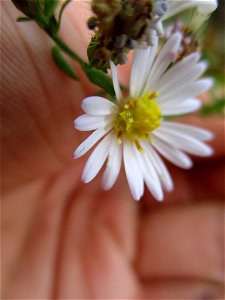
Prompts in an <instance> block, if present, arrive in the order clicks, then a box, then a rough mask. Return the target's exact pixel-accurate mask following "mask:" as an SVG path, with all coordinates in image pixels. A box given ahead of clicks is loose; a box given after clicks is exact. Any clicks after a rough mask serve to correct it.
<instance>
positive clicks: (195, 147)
mask: <svg viewBox="0 0 225 300" xmlns="http://www.w3.org/2000/svg"><path fill="white" fill-rule="evenodd" d="M181 39H182V36H181V34H180V33H175V34H173V35H172V36H171V37H170V38H169V40H168V41H167V42H166V44H165V45H164V46H163V47H162V49H161V50H160V52H159V54H158V55H157V44H158V43H156V44H155V45H154V47H148V48H147V49H137V50H135V52H134V58H133V64H132V70H131V78H130V94H129V96H125V97H123V95H122V92H121V90H120V86H119V81H118V76H117V72H116V67H115V65H114V64H113V63H112V62H111V63H110V64H111V70H112V78H113V84H114V89H115V93H116V99H117V101H116V103H112V102H111V101H109V100H107V99H105V98H102V97H95V96H93V97H88V98H86V99H84V100H83V103H82V108H83V110H84V112H85V114H84V115H82V116H80V117H78V118H77V119H76V120H75V128H76V129H78V130H81V131H88V130H94V132H93V133H92V134H91V135H90V136H89V137H88V138H87V139H86V140H85V141H84V142H83V143H82V144H80V146H79V147H78V148H77V149H76V151H75V153H74V157H75V158H78V157H80V156H82V155H84V154H85V153H86V152H87V151H88V150H90V149H91V148H92V147H93V146H94V145H95V144H96V143H97V142H99V143H98V145H97V146H96V148H95V149H94V151H93V152H92V154H91V155H90V157H89V159H88V161H87V163H86V165H85V168H84V171H83V175H82V181H83V182H85V183H87V182H90V181H91V180H92V179H93V178H94V177H95V176H96V175H97V174H98V172H99V171H100V169H101V168H102V166H103V165H104V163H105V162H106V160H107V163H106V168H105V171H104V174H103V179H102V187H103V189H105V190H108V189H110V188H111V187H112V185H113V184H114V183H115V181H116V179H117V177H118V175H119V172H120V169H121V165H122V163H123V164H124V168H125V172H126V176H127V180H128V184H129V187H130V190H131V193H132V195H133V197H134V199H136V200H139V199H140V198H141V197H142V195H143V193H144V183H145V184H146V185H147V187H148V189H149V190H150V191H151V193H152V194H153V196H154V197H155V198H156V199H157V200H159V201H160V200H162V199H163V189H165V190H167V191H171V190H172V189H173V182H172V179H171V177H170V174H169V172H168V170H167V168H166V166H165V164H164V162H163V160H162V158H161V157H160V155H159V154H161V155H162V156H163V157H164V158H166V159H167V160H169V161H170V162H172V163H173V164H175V165H176V166H179V167H181V168H184V169H188V168H190V167H191V166H192V161H191V159H190V158H189V157H188V155H187V154H185V152H186V153H189V154H193V155H198V156H209V155H211V154H212V149H211V148H210V147H209V146H208V145H206V144H205V143H204V141H207V140H210V139H211V138H212V134H211V133H210V132H208V131H205V130H203V129H199V128H195V127H193V126H189V125H184V124H179V123H176V122H172V121H167V120H166V119H165V117H166V116H171V115H180V114H186V113H190V112H192V111H195V110H197V109H198V108H199V107H200V101H199V100H197V99H196V96H197V95H199V94H201V93H203V92H205V91H206V90H208V89H209V88H210V87H211V85H212V80H211V79H199V77H200V76H201V75H202V73H203V72H204V71H205V69H206V63H205V62H199V58H200V54H199V53H197V52H196V53H193V54H191V55H189V56H187V57H186V58H184V59H183V60H182V61H180V62H178V63H176V64H174V65H173V66H172V67H171V68H169V69H168V66H169V65H170V64H171V63H172V62H173V60H174V59H175V56H176V52H177V50H178V49H179V47H180V42H181Z"/></svg>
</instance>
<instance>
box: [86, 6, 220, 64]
mask: <svg viewBox="0 0 225 300" xmlns="http://www.w3.org/2000/svg"><path fill="white" fill-rule="evenodd" d="M193 6H197V9H198V11H199V12H200V14H202V15H207V14H209V13H210V12H212V11H213V10H214V9H215V7H216V1H215V0H202V1H201V0H181V1H177V0H175V1H174V0H139V1H136V0H110V1H109V0H101V1H99V0H92V1H91V7H92V11H93V13H94V16H92V17H90V18H89V20H88V22H87V24H88V27H89V29H91V30H94V36H93V38H92V40H91V42H90V45H89V47H88V58H89V61H90V63H91V65H93V66H94V67H96V68H99V69H102V70H107V69H108V68H109V59H111V60H113V61H114V62H115V63H116V64H117V63H119V64H125V63H126V62H127V53H128V52H129V50H132V49H134V48H135V47H136V46H137V45H140V44H142V45H143V44H144V45H148V46H152V45H153V44H154V42H155V39H156V36H161V35H163V32H164V30H163V25H162V20H165V19H168V18H170V17H172V16H173V15H175V14H176V13H179V12H180V11H182V10H184V9H187V8H189V7H193ZM131 24H132V25H131Z"/></svg>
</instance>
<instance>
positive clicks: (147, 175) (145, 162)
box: [136, 149, 163, 201]
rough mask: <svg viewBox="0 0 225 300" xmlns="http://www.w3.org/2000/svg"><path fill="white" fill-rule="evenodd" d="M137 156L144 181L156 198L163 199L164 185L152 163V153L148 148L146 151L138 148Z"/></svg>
mask: <svg viewBox="0 0 225 300" xmlns="http://www.w3.org/2000/svg"><path fill="white" fill-rule="evenodd" d="M136 151H137V152H138V153H137V157H138V160H139V165H140V167H141V169H142V174H143V177H144V181H145V183H146V185H147V187H148V189H149V191H150V192H151V193H152V195H153V196H154V198H155V199H156V200H158V201H162V200H163V191H162V186H161V183H160V180H159V177H158V175H157V173H156V170H155V168H154V165H153V164H152V160H151V159H150V156H151V154H150V153H148V149H146V151H145V152H144V153H140V152H139V151H138V150H137V149H136Z"/></svg>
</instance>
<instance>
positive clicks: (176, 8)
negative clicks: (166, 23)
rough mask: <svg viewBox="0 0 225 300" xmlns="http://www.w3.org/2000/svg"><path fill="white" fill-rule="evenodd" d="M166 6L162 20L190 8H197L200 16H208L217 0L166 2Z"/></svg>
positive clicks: (214, 7)
mask: <svg viewBox="0 0 225 300" xmlns="http://www.w3.org/2000/svg"><path fill="white" fill-rule="evenodd" d="M167 4H168V10H167V12H166V14H165V15H164V16H163V19H164V20H165V19H168V18H170V17H172V16H174V15H176V14H178V13H180V12H181V11H183V10H185V9H188V8H191V7H197V10H198V12H199V13H200V14H210V13H212V12H213V11H214V10H215V9H216V8H217V6H218V2H217V0H168V1H167Z"/></svg>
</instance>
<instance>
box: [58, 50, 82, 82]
mask: <svg viewBox="0 0 225 300" xmlns="http://www.w3.org/2000/svg"><path fill="white" fill-rule="evenodd" d="M52 57H53V59H54V61H55V63H56V65H57V66H58V67H59V68H60V69H61V70H62V71H63V72H64V73H65V74H67V75H68V76H69V77H71V78H73V79H75V80H78V77H77V75H76V73H75V72H74V71H73V69H72V67H71V66H70V64H69V63H68V62H67V61H66V60H65V58H64V57H63V55H62V53H61V51H60V49H59V47H58V46H55V47H54V48H53V49H52Z"/></svg>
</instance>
